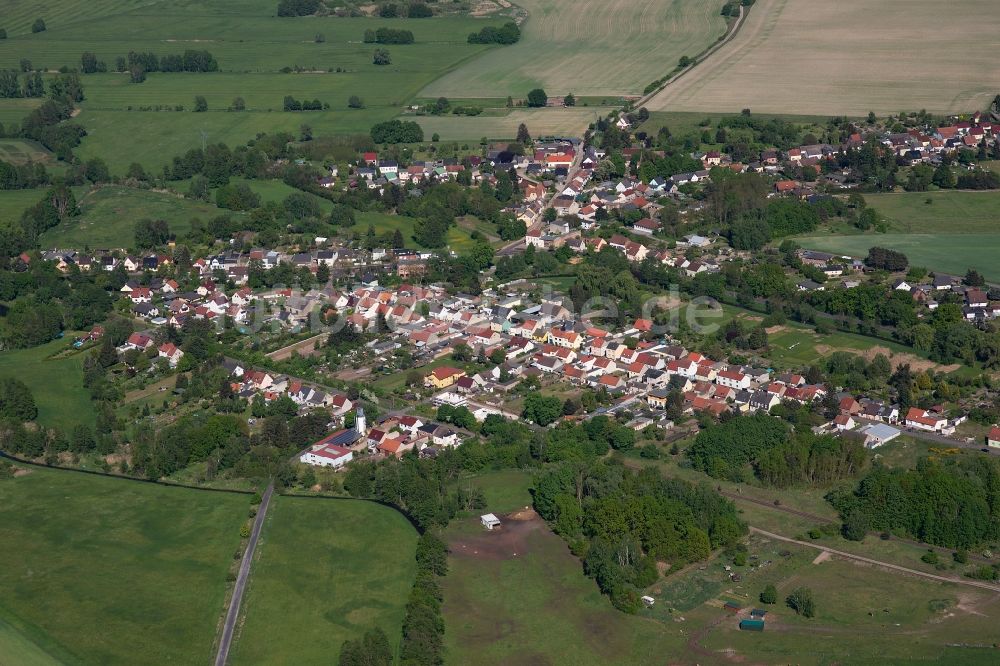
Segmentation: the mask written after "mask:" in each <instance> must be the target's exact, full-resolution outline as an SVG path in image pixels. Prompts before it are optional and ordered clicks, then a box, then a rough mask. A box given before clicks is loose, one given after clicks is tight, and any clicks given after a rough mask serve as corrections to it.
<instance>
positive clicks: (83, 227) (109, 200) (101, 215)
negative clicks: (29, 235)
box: [39, 183, 283, 249]
mask: <svg viewBox="0 0 1000 666" xmlns="http://www.w3.org/2000/svg"><path fill="white" fill-rule="evenodd" d="M282 184H283V183H282ZM77 196H78V197H79V199H78V201H79V203H80V209H81V212H80V215H79V216H77V217H73V218H70V219H68V220H66V221H64V222H61V223H60V224H58V225H56V226H55V227H53V228H52V229H49V230H48V231H46V232H45V233H44V234H42V237H41V239H40V241H39V242H40V244H41V246H42V247H44V248H78V249H83V248H84V247H89V248H91V249H97V248H116V247H131V246H132V245H133V244H134V242H135V224H136V222H138V221H139V220H141V219H146V218H148V219H151V220H164V221H166V222H167V224H168V225H169V226H170V231H171V232H172V233H175V234H177V235H178V236H181V235H183V234H185V233H187V232H188V231H190V229H191V220H192V219H193V218H199V219H201V220H202V221H203V222H205V221H207V220H209V219H210V218H212V217H215V216H216V215H221V214H232V213H231V211H226V210H222V209H220V208H217V207H216V206H215V205H214V204H211V203H206V202H203V201H192V200H190V199H185V198H183V197H181V196H179V195H176V194H171V193H168V192H153V191H151V190H139V189H133V188H128V187H119V186H108V187H102V188H100V189H96V190H92V191H90V192H86V193H85V194H82V196H81V195H80V194H78V195H77Z"/></svg>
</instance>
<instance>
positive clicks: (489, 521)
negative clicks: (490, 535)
mask: <svg viewBox="0 0 1000 666" xmlns="http://www.w3.org/2000/svg"><path fill="white" fill-rule="evenodd" d="M479 520H480V521H482V523H483V527H485V528H486V529H488V530H493V529H494V528H497V527H500V519H499V518H497V517H496V516H494V515H493V514H492V513H487V514H485V515H482V516H480V517H479Z"/></svg>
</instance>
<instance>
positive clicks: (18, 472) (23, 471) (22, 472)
mask: <svg viewBox="0 0 1000 666" xmlns="http://www.w3.org/2000/svg"><path fill="white" fill-rule="evenodd" d="M29 474H31V470H30V469H27V468H24V467H17V468H15V469H14V478H15V479H16V478H18V477H21V476H28V475H29Z"/></svg>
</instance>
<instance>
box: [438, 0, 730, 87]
mask: <svg viewBox="0 0 1000 666" xmlns="http://www.w3.org/2000/svg"><path fill="white" fill-rule="evenodd" d="M518 4H519V5H520V6H521V7H523V8H524V9H526V10H527V11H528V20H527V22H526V23H525V24H524V25H523V27H522V31H523V34H522V36H521V41H520V42H518V43H517V44H516V45H515V46H514V47H511V48H506V49H498V50H496V51H493V52H491V53H488V54H486V55H484V56H482V57H480V58H477V59H476V60H475V61H473V62H470V63H467V64H465V65H464V66H462V67H459V68H458V69H456V70H455V71H453V72H451V73H449V74H447V75H445V76H443V77H442V78H440V79H438V80H436V81H434V83H432V84H430V85H429V86H427V87H426V88H424V91H423V95H425V96H429V97H437V96H439V95H444V96H445V97H505V96H507V95H512V96H514V97H516V98H523V97H525V96H526V95H527V94H528V91H529V90H531V89H532V88H544V89H545V91H546V92H548V93H549V95H565V94H567V93H574V94H576V95H595V96H601V95H638V94H641V93H642V90H643V88H645V87H646V85H647V84H649V83H650V82H652V81H654V80H656V79H659V78H660V77H662V76H663V75H665V74H666V73H667V72H669V71H670V70H672V69H673V68H674V67H675V66H676V64H677V60H678V58H680V57H681V56H683V55H687V56H694V55H697V54H698V53H700V52H701V51H703V50H704V49H705V48H706V47H708V46H709V45H710V44H712V43H713V42H715V41H716V40H717V39H718V38H719V37H721V36H722V35H723V34H724V33H725V31H726V23H725V20H724V19H723V17H722V16H721V15H720V14H719V10H720V9H721V8H722V5H723V3H722V2H712V1H710V0H671V1H670V2H657V1H656V0H617V1H616V2H610V3H608V2H598V1H597V0H582V1H580V2H570V1H569V0H523V1H522V2H519V3H518Z"/></svg>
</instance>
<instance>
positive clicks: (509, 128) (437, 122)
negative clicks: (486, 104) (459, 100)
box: [413, 106, 609, 141]
mask: <svg viewBox="0 0 1000 666" xmlns="http://www.w3.org/2000/svg"><path fill="white" fill-rule="evenodd" d="M608 111H609V109H608V108H605V107H594V106H590V107H584V106H576V107H571V108H551V109H548V108H546V109H513V110H511V111H510V112H509V113H508V112H506V109H505V110H504V113H503V115H497V116H492V115H491V116H487V115H481V116H472V117H467V116H414V117H413V120H415V121H416V122H417V123H418V124H419V125H420V127H422V128H423V130H424V136H425V137H427V138H430V137H431V136H432V135H434V134H439V135H440V136H441V138H442V139H445V140H458V141H462V140H468V141H478V140H479V139H480V138H482V137H487V138H489V139H514V138H515V137H516V136H517V128H518V126H519V125H521V124H522V123H523V124H524V125H525V126H527V128H528V131H529V132H530V133H531V136H535V137H537V136H549V135H555V136H580V135H582V134H583V133H584V132H585V131H586V130H587V126H588V125H590V124H591V123H593V122H596V121H597V119H598V118H600V117H601V116H605V115H607V114H608Z"/></svg>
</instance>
